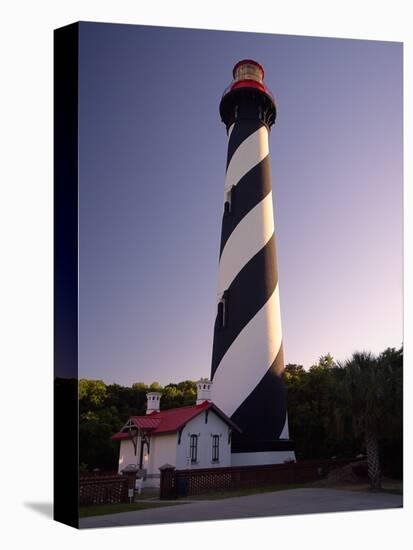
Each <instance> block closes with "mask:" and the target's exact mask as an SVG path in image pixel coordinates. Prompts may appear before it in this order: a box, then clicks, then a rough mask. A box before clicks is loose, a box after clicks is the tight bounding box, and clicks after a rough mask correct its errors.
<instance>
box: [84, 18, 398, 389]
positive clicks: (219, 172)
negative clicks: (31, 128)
mask: <svg viewBox="0 0 413 550" xmlns="http://www.w3.org/2000/svg"><path fill="white" fill-rule="evenodd" d="M246 57H248V58H253V59H256V60H257V61H259V62H260V63H262V64H263V66H264V69H265V71H266V77H265V81H266V84H267V86H268V87H269V88H270V89H271V90H272V92H273V93H274V95H275V96H276V98H277V107H278V118H277V121H276V124H275V126H274V127H273V129H272V132H271V136H270V153H271V166H272V181H273V192H274V208H275V228H276V242H277V254H278V268H279V281H280V299H281V317H282V322H283V334H284V352H285V360H286V362H287V363H288V362H294V363H300V364H303V365H304V366H305V367H306V368H307V367H309V366H310V365H311V364H312V363H314V362H316V361H317V360H318V358H319V356H320V355H322V354H326V353H328V352H330V353H331V354H332V355H333V356H334V357H335V358H336V359H339V360H341V359H345V358H346V357H348V356H349V355H350V354H351V353H352V352H353V351H355V350H360V349H366V350H371V351H373V352H380V351H382V350H383V349H384V348H386V347H388V346H399V345H400V344H401V343H402V45H401V44H400V43H394V42H377V41H361V40H343V39H329V38H308V37H297V36H283V35H268V34H252V33H251V34H250V33H240V32H220V31H203V30H186V29H170V28H159V27H140V26H134V25H108V24H93V23H84V24H82V25H81V31H80V107H79V111H80V113H79V116H80V152H79V158H80V268H79V269H80V315H79V323H80V337H79V338H80V339H79V365H80V366H79V370H80V373H79V375H80V376H81V377H86V378H99V379H103V380H105V381H106V382H117V383H120V384H126V385H129V384H131V383H133V382H136V381H144V382H148V383H149V382H152V381H154V380H157V381H159V382H161V383H162V384H166V383H168V382H171V381H172V382H178V381H180V380H184V379H197V378H198V377H201V376H209V374H210V363H211V351H212V335H213V323H214V319H215V313H216V289H217V276H218V250H219V240H220V230H221V216H222V200H223V186H224V174H225V159H226V143H227V138H226V133H225V127H224V125H223V124H222V123H221V121H220V118H219V114H218V105H219V101H220V98H221V95H222V92H223V90H224V88H225V87H226V86H227V85H228V84H229V83H230V81H231V71H232V67H233V65H234V64H235V63H236V62H237V61H239V60H240V59H243V58H246Z"/></svg>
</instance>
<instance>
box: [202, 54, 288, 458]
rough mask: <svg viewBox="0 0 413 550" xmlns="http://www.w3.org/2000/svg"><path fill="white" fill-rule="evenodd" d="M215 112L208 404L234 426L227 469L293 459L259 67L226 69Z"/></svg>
mask: <svg viewBox="0 0 413 550" xmlns="http://www.w3.org/2000/svg"><path fill="white" fill-rule="evenodd" d="M233 78H234V79H233V81H232V83H231V85H230V86H229V87H228V88H227V89H226V90H225V92H224V95H223V97H222V100H221V103H220V114H221V118H222V121H223V122H224V124H225V126H226V129H227V134H228V155H227V168H226V177H225V187H224V208H223V218H222V232H221V247H220V259H219V282H218V297H217V316H216V321H215V327H214V344H213V352H212V368H211V380H213V385H214V386H213V399H214V402H215V403H216V405H217V406H218V407H220V408H221V409H222V410H223V411H224V412H225V413H226V414H227V415H228V416H230V417H231V418H232V420H233V421H234V422H235V423H236V424H237V425H238V426H239V427H240V428H241V430H242V433H241V434H235V433H234V434H233V436H232V464H233V465H247V464H274V463H279V462H284V461H285V460H289V459H295V456H294V452H293V448H292V442H291V441H290V439H289V433H288V420H287V406H286V394H285V389H284V383H283V380H282V373H283V370H284V358H283V346H282V332H281V317H280V300H279V287H278V273H277V261H276V253H275V234H274V215H273V197H272V190H271V177H270V161H269V145H268V141H269V140H268V138H269V133H270V129H271V126H272V125H273V124H274V122H275V118H276V107H275V101H274V97H273V95H272V94H271V92H270V91H269V90H268V88H267V87H266V86H265V84H264V69H263V68H262V66H261V65H260V64H259V63H257V62H256V61H252V60H249V59H247V60H243V61H240V62H239V63H237V64H236V65H235V67H234V69H233Z"/></svg>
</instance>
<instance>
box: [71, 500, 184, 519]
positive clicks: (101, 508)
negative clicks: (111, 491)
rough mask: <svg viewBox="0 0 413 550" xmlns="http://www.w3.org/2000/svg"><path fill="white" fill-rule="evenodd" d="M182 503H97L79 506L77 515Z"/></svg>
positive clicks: (84, 516) (86, 516)
mask: <svg viewBox="0 0 413 550" xmlns="http://www.w3.org/2000/svg"><path fill="white" fill-rule="evenodd" d="M176 504H183V503H179V502H177V503H171V502H132V503H131V504H129V503H126V502H125V503H121V504H97V505H96V506H81V507H80V508H79V517H81V518H88V517H91V516H105V515H107V514H119V513H120V512H133V511H135V510H146V509H147V508H161V507H163V506H174V505H176Z"/></svg>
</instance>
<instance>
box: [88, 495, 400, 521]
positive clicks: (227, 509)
mask: <svg viewBox="0 0 413 550" xmlns="http://www.w3.org/2000/svg"><path fill="white" fill-rule="evenodd" d="M402 504H403V497H402V496H401V495H392V494H388V493H368V492H359V491H342V490H337V489H318V488H308V489H290V490H287V491H277V492H274V493H260V494H257V495H250V496H244V497H235V498H226V499H221V500H199V501H196V502H195V501H192V502H189V503H185V504H179V505H177V506H165V507H164V508H150V509H147V510H136V511H133V512H122V513H120V514H111V515H107V516H95V517H90V518H81V520H80V527H81V528H85V527H114V526H121V525H149V524H154V523H176V522H186V521H205V520H217V519H236V518H252V517H268V516H285V515H293V514H309V513H323V512H349V511H354V510H378V509H383V508H399V507H401V506H402Z"/></svg>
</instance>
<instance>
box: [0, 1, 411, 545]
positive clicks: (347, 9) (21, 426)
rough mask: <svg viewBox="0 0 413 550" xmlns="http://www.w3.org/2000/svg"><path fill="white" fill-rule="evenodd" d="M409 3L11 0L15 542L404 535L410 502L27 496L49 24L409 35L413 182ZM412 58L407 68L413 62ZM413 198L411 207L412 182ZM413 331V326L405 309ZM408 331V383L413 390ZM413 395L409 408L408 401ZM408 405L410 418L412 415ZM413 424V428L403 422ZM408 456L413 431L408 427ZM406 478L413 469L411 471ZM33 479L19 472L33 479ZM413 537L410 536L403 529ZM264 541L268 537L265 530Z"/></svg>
mask: <svg viewBox="0 0 413 550" xmlns="http://www.w3.org/2000/svg"><path fill="white" fill-rule="evenodd" d="M410 4H411V3H410V2H408V1H402V0H393V1H392V2H389V1H387V2H383V1H381V0H375V1H373V0H364V1H362V2H361V1H360V0H346V1H342V2H338V1H336V2H332V1H331V0H330V1H322V0H312V1H305V0H302V1H294V0H290V1H289V2H276V1H274V0H273V1H268V0H261V1H260V2H259V3H253V2H250V1H248V2H244V1H243V0H238V1H233V0H231V1H229V0H227V1H226V2H222V1H220V2H216V3H212V2H208V4H206V3H196V2H184V1H182V2H177V1H175V2H168V1H167V0H162V1H157V2H153V3H150V2H143V1H139V0H133V1H132V0H123V1H122V2H114V1H108V0H93V1H92V0H82V1H79V0H72V1H71V2H65V3H63V2H56V1H52V0H49V1H46V0H43V1H42V0H38V1H37V2H28V1H27V2H24V1H21V0H20V1H19V0H16V1H15V2H13V3H12V2H10V3H8V4H6V3H2V7H1V10H2V13H1V20H2V23H3V24H2V32H1V33H0V40H1V44H0V46H1V49H0V51H1V57H2V63H1V84H0V93H1V95H2V98H1V102H0V106H1V118H0V121H1V133H2V137H3V140H2V153H3V155H2V161H1V164H0V166H1V168H0V169H1V177H0V185H1V196H0V197H1V198H0V231H1V233H0V234H1V243H2V244H1V251H2V254H1V269H0V277H1V281H0V293H1V294H0V304H1V306H0V307H1V326H0V334H1V342H2V345H1V351H0V353H1V359H0V364H1V367H2V368H1V376H2V380H1V386H0V387H1V392H0V404H1V409H2V411H1V412H2V416H1V418H2V419H3V430H2V434H1V435H2V452H1V453H0V456H1V466H2V469H1V471H2V473H3V474H4V476H3V478H4V479H3V483H2V492H1V498H0V505H1V506H2V537H1V538H2V539H3V540H4V541H7V542H6V545H7V547H8V548H9V547H10V548H25V546H29V545H30V546H32V545H33V543H34V544H35V545H36V546H42V547H43V548H54V547H56V545H57V544H58V547H59V548H60V550H64V549H66V548H67V549H69V548H70V549H71V550H72V549H73V547H76V548H91V547H92V546H95V547H99V548H101V549H106V548H110V549H113V548H115V547H116V546H115V545H119V544H122V546H123V545H124V546H131V547H132V546H133V547H136V546H138V545H139V546H142V545H143V544H147V543H148V542H149V540H151V542H153V543H154V544H156V545H159V547H160V545H162V546H163V547H165V548H167V549H170V548H178V547H179V548H183V547H184V546H185V545H186V544H190V545H191V547H195V548H197V549H198V548H211V547H217V542H218V543H219V544H218V547H220V548H221V547H222V548H224V547H225V544H230V545H231V546H232V547H234V545H237V546H238V547H240V548H244V547H245V548H247V547H251V546H252V545H256V544H257V543H258V541H259V540H261V539H262V538H263V537H265V536H267V537H268V540H269V541H272V542H270V543H272V544H276V545H277V547H289V548H291V547H293V548H295V547H297V548H298V547H301V546H305V547H306V548H317V549H321V548H329V549H331V548H334V550H338V549H341V548H346V550H347V549H348V548H351V547H352V548H360V547H362V546H367V545H368V546H369V547H374V548H388V547H392V548H395V547H401V548H405V547H407V540H408V526H409V520H410V521H411V518H409V517H408V516H409V515H410V516H411V499H410V492H409V491H408V490H407V489H408V488H409V481H408V482H407V483H406V485H407V487H406V493H405V494H406V499H405V502H406V503H407V504H408V507H409V508H410V510H406V509H405V510H403V511H381V512H364V513H353V514H348V513H346V514H329V515H328V516H326V515H311V516H295V517H287V518H282V519H280V518H270V519H254V520H235V521H231V522H227V521H225V522H214V523H212V524H211V523H208V522H207V523H198V524H185V525H164V526H156V527H143V528H137V527H134V528H123V529H109V530H106V529H105V530H100V531H83V532H80V533H79V532H76V531H75V530H72V529H70V528H68V527H65V526H62V525H59V524H57V523H53V522H51V521H50V520H49V519H48V518H47V517H45V516H43V515H41V514H39V513H36V512H34V511H33V510H32V509H31V508H29V507H27V505H25V504H24V503H25V502H26V503H27V502H29V503H30V502H47V501H50V500H51V498H52V480H51V472H52V439H51V438H52V435H51V433H52V422H51V416H52V415H51V403H52V390H51V380H52V292H51V289H52V29H53V28H56V27H58V26H62V25H65V24H68V23H71V22H73V21H76V20H79V19H81V20H86V21H102V22H105V21H106V22H114V23H137V24H153V25H165V26H179V27H195V28H212V29H225V30H240V31H255V32H271V33H282V34H298V35H300V34H303V35H311V36H334V37H345V38H363V39H377V40H391V41H403V42H404V44H405V46H404V53H405V94H404V97H405V101H406V103H405V110H404V115H405V151H406V152H410V158H408V155H407V154H405V161H406V167H405V182H410V181H411V176H412V161H411V151H412V150H413V144H412V138H411V136H412V132H411V128H412V126H411V118H412V117H411V99H410V102H407V100H408V99H409V98H413V89H412V66H413V63H412V35H411V17H409V15H410V14H409V10H408V7H409V5H410ZM408 69H409V70H408ZM405 211H406V212H410V213H411V212H412V191H411V187H410V188H408V187H407V185H405ZM412 234H413V231H412V223H411V216H409V219H408V220H406V227H405V235H406V238H405V281H406V289H405V303H406V304H412V303H413V300H412V298H413V297H412V292H411V284H407V283H408V281H411V280H412V253H411V252H410V253H408V252H409V250H410V251H412V250H413V243H412V237H411V235H412ZM405 334H413V327H412V321H411V314H410V312H409V311H407V308H406V310H405ZM410 344H411V338H410V341H406V352H405V361H406V369H405V373H406V377H405V379H406V382H407V384H406V388H407V389H406V392H405V393H406V395H410V393H411V391H408V390H411V389H412V384H411V376H410V375H409V370H410V367H411V352H410ZM409 401H410V402H411V400H407V403H406V412H407V413H408V414H407V418H408V419H410V417H411V409H412V407H411V405H409ZM407 418H406V419H407ZM406 436H407V434H406ZM405 442H406V449H407V453H408V454H406V460H405V464H408V463H409V462H410V463H411V462H412V461H411V459H410V460H408V458H409V457H411V452H410V451H411V440H408V439H407V438H405ZM405 478H406V480H409V479H410V476H409V471H408V470H406V476H405ZM23 480H25V481H24V483H22V481H23ZM405 541H406V542H405ZM265 544H266V543H265Z"/></svg>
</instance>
